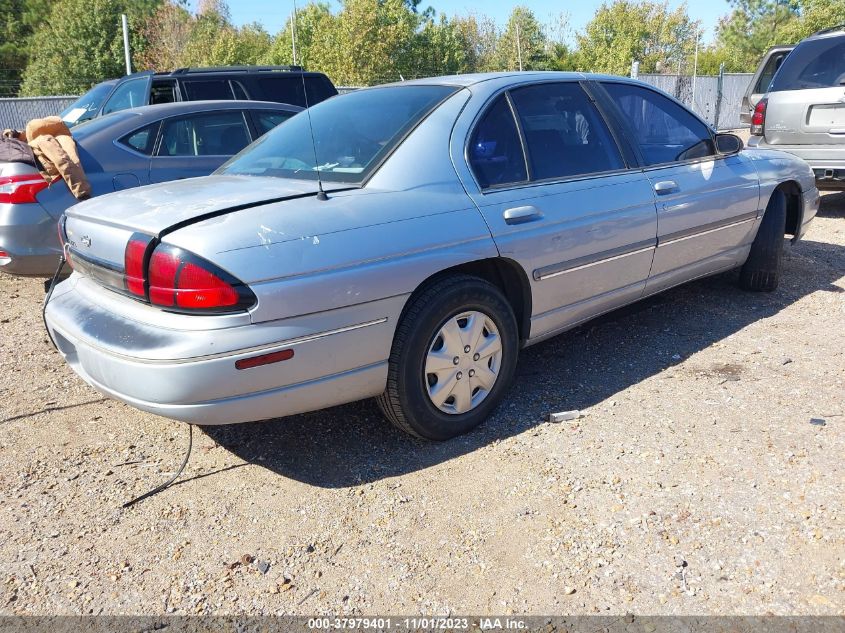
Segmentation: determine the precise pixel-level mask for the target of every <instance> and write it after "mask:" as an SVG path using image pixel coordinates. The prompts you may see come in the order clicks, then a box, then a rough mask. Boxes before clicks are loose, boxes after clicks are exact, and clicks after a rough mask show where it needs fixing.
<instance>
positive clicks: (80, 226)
mask: <svg viewBox="0 0 845 633" xmlns="http://www.w3.org/2000/svg"><path fill="white" fill-rule="evenodd" d="M317 190H318V189H317V183H316V182H312V181H305V180H284V179H278V178H255V177H251V176H208V177H204V178H193V179H190V180H181V181H176V182H169V183H162V184H160V185H151V186H148V187H141V188H137V189H130V190H126V191H121V192H117V193H114V194H109V195H107V196H101V197H99V198H93V199H91V200H87V201H85V202H83V203H80V204H77V205H75V206H73V207H71V208H69V209H68V210H67V212H66V214H65V215H66V218H65V220H64V224H63V232H64V239H65V241H66V247H67V249H68V251H69V255H70V258H71V263H72V265H73V266H74V267H75V268H76V269H77V270H78V271H79V272H81V273H82V274H87V275H89V276H91V277H94V278H96V279H98V280H99V281H100V282H101V283H103V284H104V285H106V286H109V287H113V288H116V289H122V284H123V281H122V273H123V269H124V258H125V251H126V245H127V243H128V242H129V240H130V238H131V237H132V236H133V235H134V234H138V233H140V234H143V235H145V236H148V237H151V238H160V237H161V236H163V235H164V234H166V233H168V232H170V231H174V230H177V229H179V228H182V227H184V226H187V225H189V224H192V223H194V222H199V221H201V220H205V219H209V218H212V217H216V216H218V215H223V214H226V213H231V212H234V211H238V210H240V209H245V208H250V207H254V206H258V205H263V204H270V203H272V202H281V201H284V200H290V199H295V198H302V197H309V196H313V195H316V193H317Z"/></svg>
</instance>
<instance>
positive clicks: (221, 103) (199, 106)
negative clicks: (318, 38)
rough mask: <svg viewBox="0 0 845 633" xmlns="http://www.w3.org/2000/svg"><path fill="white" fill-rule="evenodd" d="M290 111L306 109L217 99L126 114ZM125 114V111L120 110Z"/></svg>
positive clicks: (156, 107) (165, 114)
mask: <svg viewBox="0 0 845 633" xmlns="http://www.w3.org/2000/svg"><path fill="white" fill-rule="evenodd" d="M244 108H251V109H254V110H280V109H281V110H289V111H291V112H299V111H300V110H304V108H302V107H300V106H297V105H293V104H291V103H277V102H275V101H250V100H247V99H217V100H206V101H174V102H173V103H156V104H153V105H146V106H140V107H137V108H129V109H127V110H125V112H132V113H136V114H139V115H142V116H147V117H158V116H171V115H174V114H185V113H186V112H187V113H190V112H207V111H208V110H241V109H244ZM119 112H123V110H119Z"/></svg>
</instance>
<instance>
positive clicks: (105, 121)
mask: <svg viewBox="0 0 845 633" xmlns="http://www.w3.org/2000/svg"><path fill="white" fill-rule="evenodd" d="M137 116H138V113H137V112H127V111H126V110H120V111H118V112H113V113H111V114H107V115H105V116H101V117H97V118H96V119H91V120H89V121H85V122H84V123H80V124H79V125H77V126H76V127H74V128H73V138H75V139H76V140H77V141H81V140H82V139H84V138H87V137H89V136H91V135H92V134H96V133H97V132H99V131H100V130H102V129H103V128H106V127H109V126H110V125H114V124H115V123H119V122H120V121H125V120H127V119H131V118H134V117H137Z"/></svg>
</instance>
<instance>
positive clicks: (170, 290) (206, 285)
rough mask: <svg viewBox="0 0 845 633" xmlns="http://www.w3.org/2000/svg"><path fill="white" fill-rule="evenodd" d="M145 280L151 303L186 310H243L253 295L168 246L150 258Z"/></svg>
mask: <svg viewBox="0 0 845 633" xmlns="http://www.w3.org/2000/svg"><path fill="white" fill-rule="evenodd" d="M147 277H148V279H149V283H150V289H149V298H150V303H152V304H153V305H158V306H162V307H167V308H176V309H184V310H189V311H210V312H215V311H216V312H220V311H228V310H229V309H245V308H248V307H249V306H251V305H252V304H253V303H254V302H255V297H254V295H253V294H252V293H251V292H250V291H249V290H248V289H246V288H245V287H244V286H243V285H242V284H241V283H240V282H238V281H237V280H235V279H232V278H231V276H230V275H228V274H226V273H225V272H223V271H222V270H219V269H218V268H217V267H216V266H214V265H212V264H210V263H209V262H206V261H205V260H203V259H201V258H199V257H197V256H195V255H192V254H190V253H187V252H186V251H183V250H181V249H178V248H174V247H171V246H159V247H157V248H156V249H155V250H154V251H153V254H152V256H151V257H150V264H149V269H148V272H147Z"/></svg>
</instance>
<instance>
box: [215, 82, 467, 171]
mask: <svg viewBox="0 0 845 633" xmlns="http://www.w3.org/2000/svg"><path fill="white" fill-rule="evenodd" d="M455 91H456V88H453V87H450V86H420V85H416V86H390V87H384V88H369V89H366V90H359V91H356V92H351V93H349V94H345V95H343V96H340V97H335V98H334V99H328V100H327V101H323V102H322V103H319V104H317V105H316V106H314V107H313V108H311V109H310V110H306V111H305V112H301V113H299V114H297V115H296V116H294V117H292V118H290V119H288V120H287V121H285V122H284V123H282V124H281V125H279V126H278V127H276V128H274V129H273V130H271V131H270V132H268V133H267V134H265V135H264V136H262V137H261V138H260V139H258V140H257V141H256V142H255V143H253V144H252V145H250V146H249V147H248V148H247V149H246V150H245V151H244V152H242V153H240V154H238V155H237V156H235V157H234V158H233V159H231V160H230V161H229V162H228V163H226V164H225V165H223V166H222V167H221V168H220V169H219V170H217V172H216V173H218V174H241V175H252V176H275V177H277V178H305V179H308V180H316V179H317V172H318V171H319V173H320V176H321V177H322V178H323V180H327V181H332V182H342V183H362V182H363V181H364V180H365V179H366V178H367V176H368V175H369V174H371V173H372V172H373V171H375V169H376V168H377V167H378V165H379V164H380V162H381V161H382V160H383V159H384V158H385V157H386V156H388V155H389V154H390V152H392V151H393V149H394V148H395V147H396V146H397V145H399V143H401V142H402V140H403V139H404V138H405V136H406V135H407V134H408V133H409V132H410V131H411V130H412V129H413V128H414V127H415V126H416V125H417V124H418V123H419V122H420V121H421V120H422V119H424V118H425V117H426V116H427V115H428V114H429V113H430V112H431V111H432V110H434V108H436V107H437V106H438V105H439V104H440V103H441V102H443V101H444V100H445V99H446V98H447V97H449V95H451V94H453V93H454V92H455ZM309 112H310V115H311V116H310V117H309V116H308V114H309ZM312 129H313V136H312ZM315 159H316V160H315Z"/></svg>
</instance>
